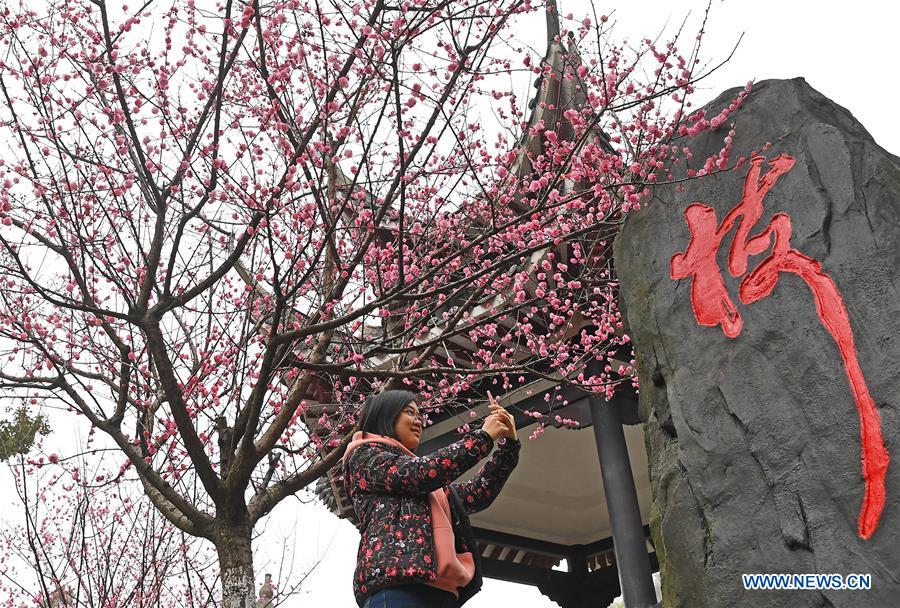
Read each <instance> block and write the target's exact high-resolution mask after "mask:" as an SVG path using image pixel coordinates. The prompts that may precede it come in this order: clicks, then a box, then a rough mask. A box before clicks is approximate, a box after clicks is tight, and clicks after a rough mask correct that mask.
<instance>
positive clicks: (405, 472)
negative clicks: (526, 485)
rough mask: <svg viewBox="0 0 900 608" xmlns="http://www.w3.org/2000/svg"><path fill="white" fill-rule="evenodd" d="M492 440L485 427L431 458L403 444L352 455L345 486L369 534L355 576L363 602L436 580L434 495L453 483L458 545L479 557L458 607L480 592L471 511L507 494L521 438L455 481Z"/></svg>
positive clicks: (451, 497)
mask: <svg viewBox="0 0 900 608" xmlns="http://www.w3.org/2000/svg"><path fill="white" fill-rule="evenodd" d="M493 444H494V442H493V440H492V439H491V437H490V435H488V434H487V432H486V431H484V430H478V431H475V432H473V433H471V434H469V435H466V436H465V437H463V438H462V439H460V440H459V441H457V442H456V443H452V444H450V445H448V446H447V447H445V448H441V449H440V450H437V451H436V452H434V453H432V454H429V455H427V456H420V457H416V458H413V457H411V456H409V455H408V454H406V453H404V452H403V451H402V450H401V449H400V448H398V447H394V446H390V445H386V444H383V443H365V444H363V445H361V446H359V447H357V448H356V449H355V450H353V452H351V453H350V455H349V456H348V457H347V458H346V459H345V461H344V471H343V477H344V487H345V489H346V491H347V494H348V496H350V499H351V500H352V501H353V507H354V509H355V510H356V514H357V516H358V518H359V528H360V531H361V533H362V538H361V539H360V543H359V553H358V556H357V561H356V572H355V573H354V576H353V593H354V595H355V596H356V601H357V603H358V604H359V605H360V606H362V605H363V603H364V602H365V600H366V597H368V596H369V595H371V594H372V593H374V592H375V591H377V590H378V589H381V588H382V587H388V586H392V585H403V584H410V583H429V582H433V581H434V580H435V579H436V578H437V574H436V570H437V560H436V556H435V550H434V531H433V528H432V522H431V510H430V508H429V505H428V498H427V494H428V493H429V492H432V491H434V490H437V489H440V488H443V487H447V486H449V487H448V489H449V502H450V511H451V519H452V524H453V533H454V535H455V537H456V550H457V552H458V553H462V552H466V551H470V552H471V553H472V556H473V558H474V559H475V578H474V579H473V580H472V582H470V583H469V584H468V585H466V587H465V588H463V589H461V590H460V594H459V605H460V606H461V605H462V604H463V603H464V602H465V601H466V600H467V599H469V598H470V597H471V596H472V595H474V594H475V593H476V592H477V591H478V590H479V589H480V587H481V574H480V556H479V555H478V548H477V547H476V546H474V535H473V534H472V530H471V527H470V525H469V518H468V513H476V512H478V511H482V510H484V509H486V508H488V506H490V504H491V503H492V502H493V501H494V498H496V497H497V494H499V493H500V489H501V488H502V487H503V484H504V483H505V482H506V479H507V478H508V477H509V474H510V473H511V472H512V470H513V469H514V468H515V466H516V464H517V463H518V461H519V447H520V444H519V442H518V441H510V440H507V441H506V442H505V444H504V445H502V446H500V447H499V448H498V449H497V451H496V452H494V454H493V455H492V456H491V458H490V459H489V460H488V461H487V462H486V463H485V465H484V466H483V467H482V468H481V470H480V471H479V472H478V474H477V475H475V476H474V477H473V478H472V479H471V480H470V481H466V482H459V483H452V482H453V480H454V479H456V478H457V477H459V476H460V475H461V474H462V473H464V472H465V471H467V470H468V469H470V468H471V467H472V466H473V465H475V463H477V462H478V461H479V460H481V459H482V458H484V457H485V456H487V454H488V453H489V452H490V451H491V448H492V447H493ZM463 507H464V508H463Z"/></svg>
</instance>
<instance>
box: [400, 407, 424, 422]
mask: <svg viewBox="0 0 900 608" xmlns="http://www.w3.org/2000/svg"><path fill="white" fill-rule="evenodd" d="M403 413H404V414H406V415H407V416H409V417H410V418H415V419H416V420H418V421H419V422H421V421H422V413H421V412H420V411H419V410H417V409H413V408H411V407H405V408H403Z"/></svg>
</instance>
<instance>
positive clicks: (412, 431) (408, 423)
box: [394, 401, 422, 452]
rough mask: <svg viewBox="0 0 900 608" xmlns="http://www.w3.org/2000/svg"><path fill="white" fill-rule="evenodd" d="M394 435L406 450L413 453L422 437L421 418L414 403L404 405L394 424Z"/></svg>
mask: <svg viewBox="0 0 900 608" xmlns="http://www.w3.org/2000/svg"><path fill="white" fill-rule="evenodd" d="M394 435H395V436H396V437H397V439H398V440H399V441H400V443H402V444H403V447H405V448H406V449H407V450H409V451H411V452H414V451H415V449H416V448H417V447H419V439H420V438H421V436H422V416H421V414H419V406H418V404H417V403H416V402H415V401H410V402H409V403H407V404H406V406H405V407H404V408H403V410H402V411H401V412H400V415H399V416H397V420H396V421H395V422H394Z"/></svg>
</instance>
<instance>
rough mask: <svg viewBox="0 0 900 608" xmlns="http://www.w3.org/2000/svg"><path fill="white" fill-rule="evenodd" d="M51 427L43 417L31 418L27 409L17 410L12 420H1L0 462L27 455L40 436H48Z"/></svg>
mask: <svg viewBox="0 0 900 608" xmlns="http://www.w3.org/2000/svg"><path fill="white" fill-rule="evenodd" d="M49 433H50V425H49V424H47V420H46V418H44V417H43V416H41V415H37V416H34V417H32V416H29V415H28V412H27V411H26V410H25V407H24V406H23V407H20V408H19V409H17V410H16V411H15V412H14V414H13V418H12V419H11V420H0V460H8V459H9V458H11V457H12V456H15V455H16V454H27V453H28V451H29V450H30V449H31V446H33V445H34V441H35V439H37V436H38V434H41V435H45V436H46V435H48V434H49Z"/></svg>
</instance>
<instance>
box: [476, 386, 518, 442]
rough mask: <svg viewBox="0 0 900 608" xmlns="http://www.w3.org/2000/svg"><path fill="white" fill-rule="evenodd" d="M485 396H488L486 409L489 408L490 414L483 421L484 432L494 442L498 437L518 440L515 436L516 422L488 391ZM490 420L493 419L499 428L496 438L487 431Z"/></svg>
mask: <svg viewBox="0 0 900 608" xmlns="http://www.w3.org/2000/svg"><path fill="white" fill-rule="evenodd" d="M487 395H488V407H489V408H490V411H491V413H490V414H489V415H488V417H487V418H485V420H484V424H485V427H483V428H484V430H486V431H487V432H488V433H489V434H490V435H491V437H492V438H493V439H494V441H496V440H497V439H498V438H499V437H506V438H508V439H514V440H515V439H518V436H517V435H516V421H515V420H514V419H513V417H512V414H510V413H509V412H507V411H506V409H504V408H503V406H502V405H500V404H499V403H497V400H496V399H494V396H493V395H492V394H491V392H490V391H488V394H487ZM492 418H493V419H495V420H496V422H497V423H498V424H499V426H500V427H501V430H500V432H499V435H497V436H496V437H495V436H494V435H493V434H492V433H491V431H490V430H488V429H487V428H486V427H487V425H488V423H489V421H491V419H492ZM492 424H493V423H492Z"/></svg>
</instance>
